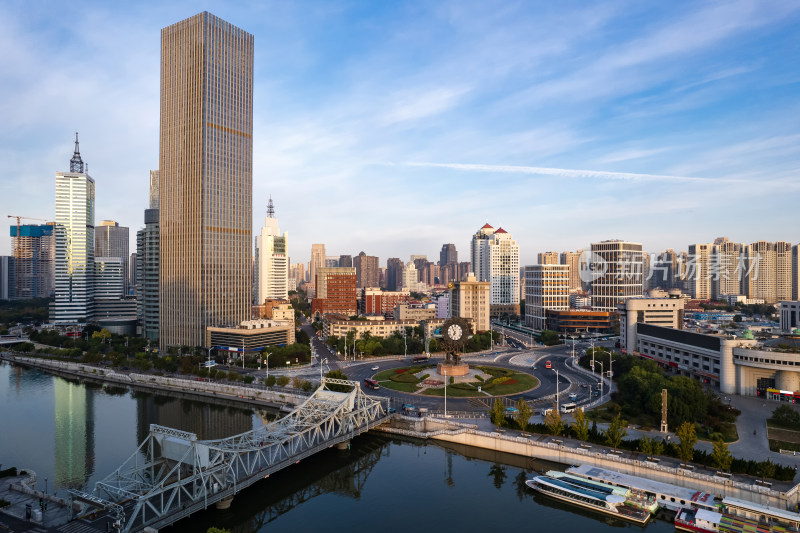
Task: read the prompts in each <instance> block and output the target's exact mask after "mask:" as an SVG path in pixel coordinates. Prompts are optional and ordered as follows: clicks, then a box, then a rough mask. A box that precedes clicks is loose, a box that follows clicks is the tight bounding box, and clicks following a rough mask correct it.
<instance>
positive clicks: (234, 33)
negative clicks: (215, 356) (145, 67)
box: [158, 11, 254, 350]
mask: <svg viewBox="0 0 800 533" xmlns="http://www.w3.org/2000/svg"><path fill="white" fill-rule="evenodd" d="M253 48H254V39H253V36H252V35H251V34H249V33H247V32H246V31H244V30H242V29H240V28H237V27H236V26H234V25H232V24H230V23H229V22H226V21H224V20H222V19H220V18H218V17H216V16H214V15H212V14H211V13H208V12H207V11H204V12H202V13H199V14H197V15H195V16H192V17H190V18H188V19H185V20H182V21H180V22H178V23H176V24H173V25H171V26H168V27H166V28H164V29H162V30H161V128H160V142H159V153H160V155H159V165H158V173H159V185H158V190H159V216H160V220H159V222H160V224H159V230H160V246H161V254H160V262H159V267H160V276H159V298H160V303H159V314H160V332H159V342H160V345H161V348H162V350H163V349H166V348H167V347H169V346H180V345H183V346H204V345H205V342H206V335H205V333H206V328H207V327H209V326H237V325H238V324H240V323H241V322H242V321H245V320H248V319H250V316H251V301H252V288H253V287H252V270H251V268H252V248H251V247H252V242H253V241H252V240H251V239H252V223H253V215H252V206H253Z"/></svg>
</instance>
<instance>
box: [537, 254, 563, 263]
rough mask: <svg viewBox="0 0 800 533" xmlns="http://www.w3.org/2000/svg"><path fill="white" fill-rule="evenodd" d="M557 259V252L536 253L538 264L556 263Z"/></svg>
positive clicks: (558, 259) (558, 258)
mask: <svg viewBox="0 0 800 533" xmlns="http://www.w3.org/2000/svg"><path fill="white" fill-rule="evenodd" d="M559 261H560V257H559V253H558V252H539V253H538V254H536V262H537V263H538V264H540V265H558V264H559Z"/></svg>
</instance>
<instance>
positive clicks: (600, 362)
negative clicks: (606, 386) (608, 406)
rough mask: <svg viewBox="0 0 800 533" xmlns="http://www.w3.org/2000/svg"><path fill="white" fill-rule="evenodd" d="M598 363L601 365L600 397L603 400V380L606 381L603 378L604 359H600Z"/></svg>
mask: <svg viewBox="0 0 800 533" xmlns="http://www.w3.org/2000/svg"><path fill="white" fill-rule="evenodd" d="M597 364H598V365H600V399H601V400H602V399H603V382H604V381H605V380H604V379H603V371H604V368H603V362H602V361H598V362H597Z"/></svg>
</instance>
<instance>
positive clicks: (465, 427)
mask: <svg viewBox="0 0 800 533" xmlns="http://www.w3.org/2000/svg"><path fill="white" fill-rule="evenodd" d="M479 422H480V424H481V427H484V429H481V427H479V425H478V424H477V423H476V424H473V423H470V422H469V421H463V420H462V421H459V422H455V421H452V420H446V419H438V418H432V417H428V418H422V419H420V418H411V417H405V416H400V415H395V416H394V418H393V419H392V420H391V422H390V423H389V424H384V425H383V426H380V427H379V428H377V430H378V431H383V432H386V433H390V434H395V435H404V436H409V437H415V438H421V439H433V440H437V441H444V442H448V443H452V444H460V445H464V446H473V447H477V448H484V449H489V450H493V451H495V452H504V453H510V454H515V455H521V456H524V457H532V458H537V459H544V460H547V461H553V462H556V463H561V464H565V465H575V464H591V465H595V466H599V467H601V468H607V469H610V470H617V471H619V472H623V473H625V474H630V475H634V476H640V477H644V478H647V479H652V480H655V481H661V482H664V483H671V484H673V485H679V486H682V487H686V488H690V489H694V490H700V491H704V492H710V493H712V494H715V495H716V496H718V497H720V498H725V497H733V498H740V499H743V500H747V501H750V502H753V503H757V504H760V505H768V506H772V507H777V508H781V509H786V510H789V511H793V512H797V509H798V506H800V485H798V484H795V483H794V482H780V481H772V483H764V482H762V481H761V480H759V479H756V478H753V477H750V476H745V475H738V474H734V475H729V474H724V475H723V474H721V473H719V472H717V471H715V470H714V469H709V468H703V467H701V466H697V465H694V466H687V465H682V464H681V463H680V461H679V460H677V459H674V458H669V457H658V458H657V459H656V460H653V459H652V458H648V457H647V456H646V455H644V454H641V453H639V452H630V451H626V450H612V449H611V448H609V447H607V446H600V445H596V444H591V445H590V444H587V443H584V442H580V441H577V440H575V439H569V438H566V437H559V438H555V437H553V436H550V435H539V434H529V433H523V432H520V431H512V430H504V429H498V428H495V427H494V426H491V429H492V430H489V428H485V425H486V424H487V423H488V421H483V420H482V421H479Z"/></svg>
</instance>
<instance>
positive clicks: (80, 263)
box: [50, 133, 95, 324]
mask: <svg viewBox="0 0 800 533" xmlns="http://www.w3.org/2000/svg"><path fill="white" fill-rule="evenodd" d="M87 167H88V165H87V164H86V163H84V162H83V159H82V158H81V153H80V147H79V145H78V134H77V133H76V134H75V151H74V152H73V154H72V159H70V162H69V172H56V191H55V192H56V223H55V228H54V230H53V231H54V233H55V247H56V257H55V295H56V297H55V302H54V303H53V305H52V306H51V308H50V310H51V313H50V321H51V322H53V323H56V324H74V323H85V322H88V321H89V320H91V319H92V318H93V317H94V268H95V266H94V209H95V185H94V180H93V179H92V178H91V176H89V172H88V168H87Z"/></svg>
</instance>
